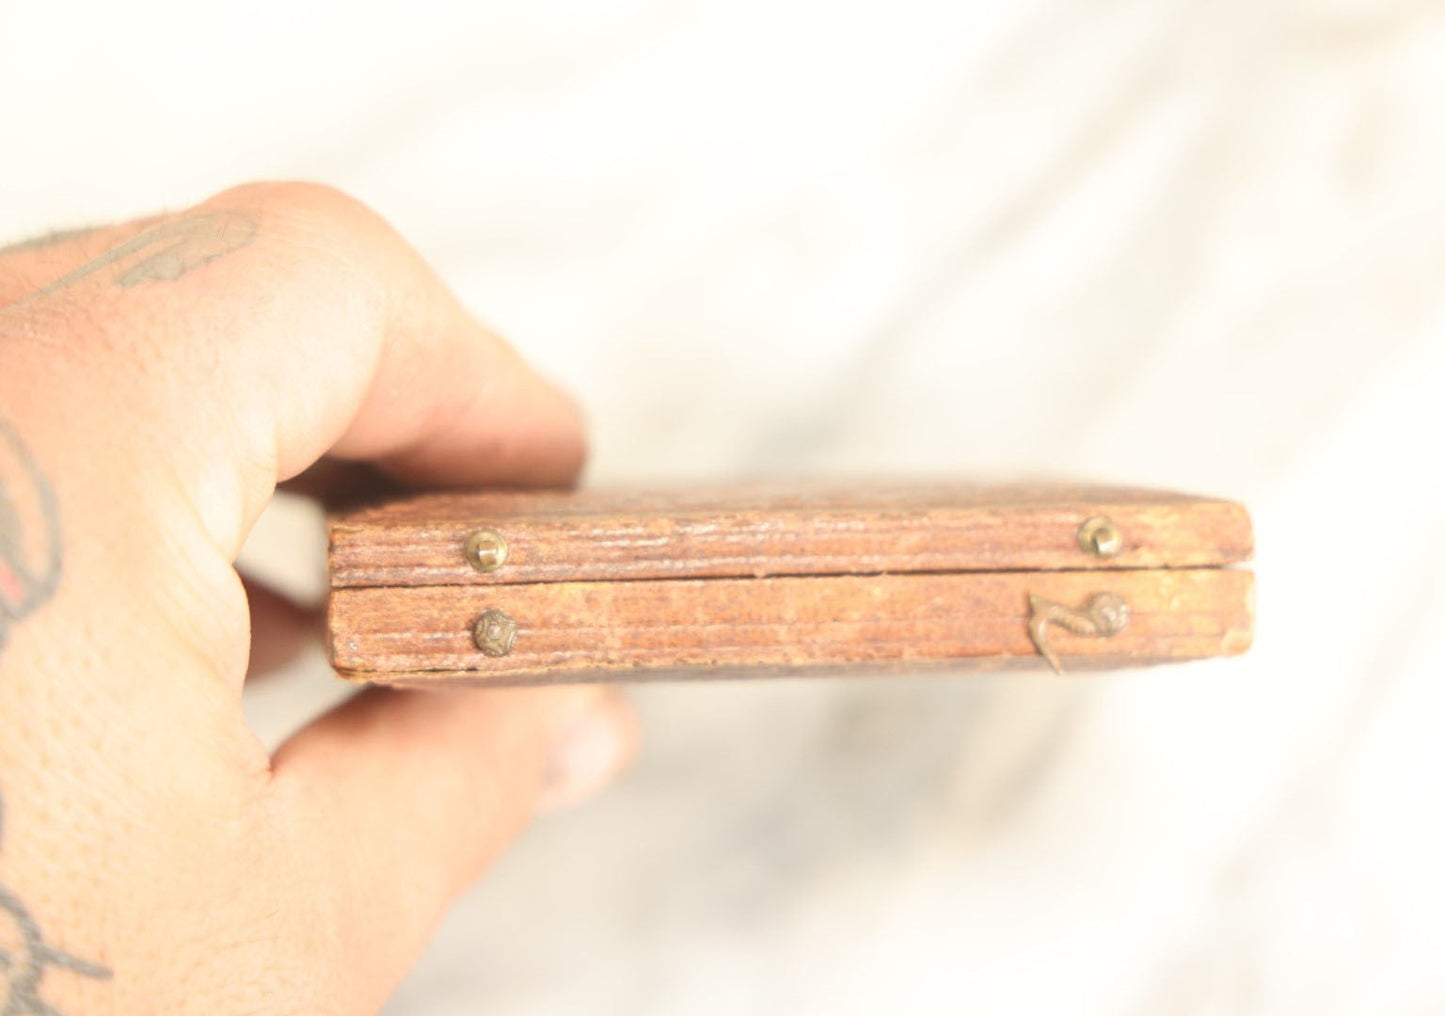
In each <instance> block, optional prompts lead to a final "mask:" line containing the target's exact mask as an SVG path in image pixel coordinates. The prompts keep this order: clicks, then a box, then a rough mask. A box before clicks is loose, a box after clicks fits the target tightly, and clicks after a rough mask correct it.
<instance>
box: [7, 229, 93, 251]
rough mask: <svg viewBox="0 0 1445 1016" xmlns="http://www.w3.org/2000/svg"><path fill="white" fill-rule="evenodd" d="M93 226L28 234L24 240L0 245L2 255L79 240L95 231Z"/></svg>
mask: <svg viewBox="0 0 1445 1016" xmlns="http://www.w3.org/2000/svg"><path fill="white" fill-rule="evenodd" d="M94 232H95V229H94V228H93V227H89V226H87V227H84V228H81V229H54V230H51V231H50V232H49V233H40V234H39V235H37V236H27V237H26V238H25V239H23V240H17V241H15V242H14V243H11V244H7V245H6V246H4V247H0V257H4V256H5V255H6V254H19V253H21V252H22V251H28V250H42V249H44V248H46V247H53V246H55V245H56V244H58V243H65V242H66V241H67V240H78V239H80V238H81V237H82V236H85V235H86V234H88V233H94Z"/></svg>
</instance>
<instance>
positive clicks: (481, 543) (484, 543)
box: [465, 529, 507, 572]
mask: <svg viewBox="0 0 1445 1016" xmlns="http://www.w3.org/2000/svg"><path fill="white" fill-rule="evenodd" d="M465 551H466V555H467V562H468V563H469V564H470V565H471V566H472V567H473V568H475V569H476V570H477V571H479V572H492V571H496V570H497V569H498V568H500V567H502V565H504V564H506V563H507V541H506V540H504V539H502V534H501V533H497V532H493V531H492V530H490V529H478V530H477V531H476V532H475V533H473V534H472V535H471V536H468V537H467V545H466V547H465Z"/></svg>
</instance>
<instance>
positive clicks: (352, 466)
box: [279, 455, 406, 511]
mask: <svg viewBox="0 0 1445 1016" xmlns="http://www.w3.org/2000/svg"><path fill="white" fill-rule="evenodd" d="M279 489H280V490H283V491H285V492H287V493H288V494H296V495H298V496H300V497H309V498H311V499H313V500H315V501H318V502H320V504H321V505H322V507H324V508H326V509H327V510H330V511H335V510H338V509H341V508H348V507H352V506H354V505H359V504H364V503H367V502H371V501H377V500H381V499H384V498H387V497H390V496H392V495H394V494H397V493H400V492H401V491H403V490H405V489H406V485H405V484H403V483H401V482H399V481H398V480H396V479H395V478H394V477H391V476H388V475H387V474H386V473H385V472H384V471H382V469H380V468H379V467H378V466H376V465H375V464H374V463H371V462H345V461H343V460H341V459H337V458H334V457H332V456H330V455H327V456H324V457H323V458H321V459H320V460H318V461H317V462H315V463H314V464H312V465H311V466H308V467H307V468H306V469H305V470H303V471H302V472H300V473H298V474H297V475H296V476H293V477H292V478H291V479H289V480H286V481H284V482H282V483H281V484H280V487H279Z"/></svg>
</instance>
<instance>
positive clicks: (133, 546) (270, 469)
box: [0, 185, 635, 1016]
mask: <svg viewBox="0 0 1445 1016" xmlns="http://www.w3.org/2000/svg"><path fill="white" fill-rule="evenodd" d="M583 454H584V445H583V439H582V436H581V433H580V428H579V424H578V420H577V417H576V414H575V412H574V410H573V408H572V406H571V404H570V403H569V402H568V401H567V400H566V399H565V398H564V397H563V396H561V395H560V394H558V393H557V392H556V391H555V390H553V389H552V388H551V387H549V386H548V385H547V384H546V383H544V382H543V381H542V380H541V379H539V378H538V377H537V376H536V375H535V374H533V373H532V372H531V371H529V370H528V368H527V367H526V366H525V365H524V364H523V363H522V362H521V360H519V359H518V358H517V357H516V355H515V354H514V353H512V352H511V351H510V350H509V349H508V348H507V347H506V346H505V345H503V344H502V343H501V342H500V341H499V340H498V339H496V338H495V337H493V336H492V335H490V334H488V333H487V332H486V331H484V330H483V329H482V328H480V327H479V326H478V325H476V324H475V323H474V322H473V321H471V320H470V319H469V318H468V317H467V315H466V313H465V312H464V311H463V310H462V308H461V307H460V306H459V305H458V303H457V302H456V300H455V298H454V297H453V296H452V295H450V294H449V293H448V292H447V291H446V289H445V288H444V287H443V286H442V285H441V284H440V283H439V282H438V281H437V279H436V278H435V277H434V276H433V275H432V273H431V272H430V270H429V269H428V268H427V267H426V265H425V264H424V263H423V262H422V261H421V259H420V258H419V257H418V256H417V255H416V254H415V253H414V252H412V251H411V250H410V249H409V248H407V247H406V246H405V245H404V244H403V243H402V242H401V241H400V240H399V239H398V238H397V237H396V235H395V234H394V233H393V232H392V231H391V230H390V229H389V228H388V227H387V226H386V225H385V224H384V223H382V222H381V221H380V220H379V219H378V218H377V217H376V216H374V215H372V214H371V213H369V212H368V211H366V210H365V209H364V208H361V207H360V206H358V205H357V204H355V203H354V202H352V201H350V200H349V199H347V198H344V197H342V196H341V195H338V194H336V193H335V192H332V191H329V190H326V189H324V188H318V187H311V186H302V185H252V186H247V187H242V188H238V189H236V190H232V191H228V192H226V193H224V194H221V195H219V196H217V197H215V198H213V199H211V200H210V201H208V202H206V203H205V204H203V205H200V206H198V207H197V208H195V209H191V210H190V211H186V212H182V213H180V214H178V215H173V216H164V217H159V218H156V219H152V220H147V221H145V222H141V223H132V224H129V225H123V226H117V227H113V228H106V229H100V230H93V231H86V232H83V233H79V234H75V235H71V236H67V237H52V238H48V239H47V240H44V241H40V242H32V243H29V244H22V245H18V246H17V247H13V248H8V249H6V250H4V251H0V801H3V812H0V820H3V821H0V1012H3V1013H5V1014H17V1016H19V1014H27V1013H33V1014H76V1013H91V1012H116V1013H162V1012H164V1013H193V1012H194V1013H207V1014H228V1013H261V1012H265V1013H270V1012H288V1013H303V1012H304V1013H335V1014H351V1013H365V1012H372V1011H375V1010H376V1009H377V1008H379V1007H380V1006H381V1004H382V1003H383V1001H384V1000H385V999H386V997H387V995H388V994H389V993H390V992H391V990H392V989H393V988H394V987H395V986H396V984H397V983H398V981H400V979H401V978H402V976H403V974H404V973H405V972H406V970H407V969H408V967H409V966H410V965H411V964H412V962H413V961H414V960H415V958H416V957H417V955H418V954H419V953H420V952H421V950H422V947H423V946H424V945H425V943H426V941H427V939H428V938H429V936H430V935H431V933H432V931H433V929H434V928H435V927H436V925H437V923H438V922H439V920H440V918H441V917H442V915H443V913H444V912H445V910H446V908H447V906H448V904H449V903H450V902H451V900H452V899H453V898H455V896H456V895H457V894H458V893H459V892H461V890H462V889H463V888H465V887H466V886H467V885H468V884H470V883H471V882H472V881H473V880H474V879H475V878H477V876H478V875H479V874H480V873H481V872H482V870H483V869H484V868H485V867H486V866H487V865H488V863H489V862H490V861H491V860H492V859H493V858H494V857H495V856H496V854H497V853H498V852H499V851H500V850H501V848H502V847H503V846H504V844H505V843H506V842H507V841H508V840H509V839H510V838H511V837H512V836H513V835H515V834H516V833H517V832H518V830H519V829H520V828H521V827H522V826H523V825H524V824H525V822H526V821H527V820H528V818H529V816H531V815H532V814H533V812H534V811H536V810H537V809H538V808H539V807H543V808H545V807H547V806H551V805H555V804H560V803H566V802H570V801H572V800H576V799H578V798H580V797H582V796H585V795H586V794H587V793H588V792H590V791H592V790H594V789H596V788H597V787H599V786H600V785H601V784H603V783H604V782H606V780H607V779H608V778H610V777H611V775H612V774H613V773H615V772H616V770H617V769H618V768H620V767H621V765H622V764H623V763H624V762H625V761H626V759H627V758H628V757H629V755H630V754H631V751H632V750H633V745H634V740H635V728H634V724H633V719H632V715H631V713H630V711H629V710H628V709H627V707H626V705H625V704H624V703H623V702H622V701H621V700H620V699H618V698H617V697H616V696H615V694H613V693H610V692H605V691H599V690H597V689H592V688H581V689H573V688H568V689H562V688H551V689H533V690H515V691H512V690H508V691H447V692H429V693H422V692H396V691H383V690H375V689H374V690H368V691H365V692H362V693H360V694H359V695H357V696H356V697H354V698H353V699H351V700H350V701H349V702H347V703H345V704H343V705H342V706H340V707H338V708H336V709H335V710H333V711H332V712H330V713H328V714H326V715H325V716H322V717H320V718H319V719H317V720H315V721H314V722H312V723H311V724H310V725H309V726H307V727H305V728H304V729H302V730H301V731H300V732H299V733H297V734H296V735H295V736H294V737H292V738H291V739H290V740H289V741H288V742H286V744H284V745H283V746H282V747H281V748H280V750H279V751H278V752H276V754H275V755H274V756H268V755H267V753H266V751H265V750H264V749H263V747H262V746H261V744H260V743H259V742H258V741H257V739H256V738H255V736H254V735H253V734H252V733H251V732H250V730H249V729H248V728H247V727H246V724H245V722H244V719H243V717H242V713H241V688H242V684H243V681H244V678H245V674H246V670H247V662H248V658H250V659H253V660H259V659H261V658H262V657H264V656H267V655H268V649H269V650H274V649H276V648H277V647H278V646H281V645H283V644H290V643H292V642H293V641H294V635H295V631H296V629H297V628H298V626H299V625H301V624H303V623H304V619H303V618H302V617H300V616H299V615H298V613H297V611H296V610H295V609H294V608H290V607H288V606H287V605H286V604H284V603H283V602H281V601H278V600H277V599H276V598H275V596H274V595H273V594H269V593H266V592H265V591H264V590H259V589H254V588H253V589H251V590H250V594H251V597H250V598H251V601H252V602H251V604H250V605H249V606H254V608H255V609H254V611H253V610H251V609H249V606H248V589H247V587H246V586H245V585H243V583H242V581H241V579H240V578H239V577H238V575H237V573H236V571H235V570H234V568H233V567H232V565H233V562H234V561H235V559H236V555H237V552H238V551H239V549H240V547H241V544H242V541H243V540H244V538H245V536H246V533H247V531H248V529H249V528H250V526H251V525H252V523H253V522H254V521H255V519H256V517H257V515H258V514H259V512H260V511H261V509H262V508H263V507H264V506H265V504H266V502H267V501H268V500H269V498H270V497H271V494H272V492H273V490H274V489H275V486H276V484H277V483H278V482H279V481H285V480H288V479H290V478H292V477H297V476H298V474H302V473H303V471H305V470H308V467H312V466H313V464H314V463H317V462H318V460H321V459H322V456H326V460H324V462H323V464H324V463H325V462H337V461H341V462H350V463H372V464H374V465H375V467H376V468H377V469H378V470H379V471H380V472H382V473H383V474H385V475H387V476H389V477H392V478H394V479H397V480H400V481H403V482H409V483H422V484H449V485H454V484H488V483H500V484H508V485H520V484H562V483H566V482H568V481H569V480H571V479H572V478H573V477H574V475H575V474H576V472H577V470H578V468H579V466H580V464H581V461H582V458H583ZM307 475H308V476H309V477H310V478H311V479H312V480H313V481H315V483H319V484H321V485H322V486H324V480H322V479H321V478H320V474H319V472H318V471H316V470H312V471H311V472H310V473H309V474H307ZM302 479H303V481H305V480H306V477H303V478H302ZM313 485H314V484H313Z"/></svg>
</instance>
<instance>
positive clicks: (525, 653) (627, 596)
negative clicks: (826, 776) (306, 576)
mask: <svg viewBox="0 0 1445 1016" xmlns="http://www.w3.org/2000/svg"><path fill="white" fill-rule="evenodd" d="M1103 591H1108V592H1113V593H1116V594H1118V595H1120V596H1122V597H1123V598H1124V599H1125V600H1126V601H1127V602H1128V604H1129V607H1130V611H1131V616H1130V620H1129V622H1128V624H1127V626H1126V627H1125V628H1124V630H1123V631H1122V632H1120V633H1119V634H1118V635H1116V636H1113V637H1111V638H1088V637H1081V636H1078V635H1074V634H1071V633H1070V632H1068V631H1066V630H1064V629H1063V628H1062V627H1058V626H1053V627H1051V629H1050V638H1051V641H1052V643H1053V646H1054V649H1055V650H1056V651H1057V652H1058V654H1059V655H1060V656H1061V657H1062V659H1063V662H1064V665H1065V667H1074V666H1078V665H1079V664H1081V663H1088V664H1093V665H1096V666H1097V665H1104V666H1112V665H1121V664H1129V665H1133V664H1138V663H1149V662H1162V661H1169V660H1182V659H1191V658H1197V657H1208V656H1219V655H1229V654H1234V653H1239V652H1243V651H1244V650H1245V649H1246V648H1247V647H1248V645H1249V643H1250V639H1251V633H1252V629H1253V576H1252V575H1250V574H1249V573H1248V572H1243V571H1234V570H1229V569H1219V568H1197V569H1178V570H1163V569H1142V570H1140V569H1134V570H1119V571H1108V572H1090V571H1051V572H1016V573H1011V572H981V573H957V574H930V573H918V574H879V575H846V576H817V577H782V578H768V579H705V580H699V579H682V580H647V581H628V582H558V583H545V584H527V585H506V586H493V587H487V586H477V585H471V586H465V587H425V586H420V587H414V588H371V589H365V588H363V589H348V588H343V589H337V590H335V591H334V592H333V595H332V599H331V608H330V609H331V625H330V627H331V633H332V636H331V638H332V641H331V654H332V661H333V664H334V665H335V666H336V668H337V669H338V671H340V672H341V673H342V674H343V675H344V676H347V677H350V678H352V679H353V680H359V681H373V682H380V683H404V684H413V685H418V684H432V683H436V682H439V681H448V680H465V681H470V682H475V683H484V684H528V683H557V682H574V681H625V680H637V679H644V678H657V677H674V678H686V677H709V676H715V675H728V676H746V675H767V674H776V673H807V672H815V671H820V670H822V671H829V670H837V669H849V670H851V669H855V668H858V667H863V668H871V669H894V670H921V669H933V668H937V667H939V666H945V667H956V668H959V669H963V668H965V667H966V666H968V665H969V664H970V663H972V664H974V665H979V664H984V665H987V666H990V667H994V666H1005V665H1009V664H1015V665H1017V664H1019V663H1041V661H1040V660H1039V657H1038V653H1037V650H1036V649H1035V647H1034V645H1033V643H1032V642H1031V641H1030V640H1029V635H1028V618H1029V613H1030V611H1029V597H1030V595H1031V594H1033V595H1037V596H1042V597H1045V598H1047V599H1049V600H1054V601H1057V602H1060V603H1063V604H1066V605H1069V606H1073V607H1078V606H1081V605H1083V604H1084V603H1085V602H1086V601H1087V600H1088V599H1089V597H1091V596H1093V595H1094V594H1097V593H1099V592H1103ZM492 609H497V610H503V611H505V612H506V613H507V614H508V615H509V616H510V617H512V618H513V619H514V620H515V621H516V623H517V625H518V633H517V637H516V640H515V644H514V646H513V648H512V651H511V652H510V653H509V654H508V655H507V656H504V657H496V658H494V657H489V656H486V655H484V654H483V653H481V652H480V651H479V650H478V649H477V648H476V646H475V645H474V644H473V642H472V636H471V626H472V624H473V622H474V621H475V620H476V619H477V618H478V617H479V616H480V615H481V614H482V612H483V611H487V610H492Z"/></svg>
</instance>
